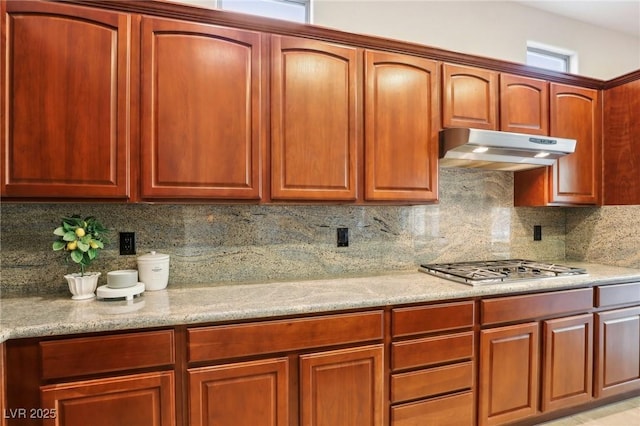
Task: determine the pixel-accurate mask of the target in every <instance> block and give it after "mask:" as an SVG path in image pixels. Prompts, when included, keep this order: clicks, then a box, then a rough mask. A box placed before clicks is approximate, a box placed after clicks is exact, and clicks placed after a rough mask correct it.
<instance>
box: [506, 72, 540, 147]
mask: <svg viewBox="0 0 640 426" xmlns="http://www.w3.org/2000/svg"><path fill="white" fill-rule="evenodd" d="M500 130H502V131H504V132H514V133H528V134H532V135H543V136H548V135H549V83H548V82H546V81H544V80H538V79H535V78H528V77H520V76H518V75H511V74H500Z"/></svg>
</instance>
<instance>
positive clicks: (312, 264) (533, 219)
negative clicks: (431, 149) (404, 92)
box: [0, 169, 565, 297]
mask: <svg viewBox="0 0 640 426" xmlns="http://www.w3.org/2000/svg"><path fill="white" fill-rule="evenodd" d="M440 182H441V185H440V202H439V203H438V204H431V205H418V206H350V205H322V206H320V205H297V206H293V205H219V204H209V205H202V204H201V205H193V204H186V205H183V204H175V205H169V204H84V203H76V204H64V203H58V204H54V203H51V204H26V203H3V205H2V207H1V216H2V217H1V219H2V222H1V224H0V226H1V228H0V232H1V244H2V250H1V252H0V262H1V263H0V266H1V267H2V274H1V276H0V291H1V292H2V295H3V296H5V297H6V296H11V295H23V294H53V293H56V294H67V293H68V289H67V286H66V283H65V281H64V279H63V277H62V276H63V275H64V274H65V273H69V272H75V271H76V270H77V268H75V267H74V266H73V265H68V264H65V262H64V261H63V260H62V256H61V255H60V253H54V252H52V251H51V244H52V242H53V240H54V236H53V234H52V232H53V229H54V228H55V227H56V226H57V225H58V223H59V220H60V218H61V217H62V216H65V215H70V214H74V213H77V214H80V215H82V216H88V215H93V216H96V217H98V218H100V219H101V220H102V222H103V223H105V225H107V226H108V227H109V228H110V229H112V230H113V231H114V232H112V234H111V240H112V241H111V244H110V245H109V246H108V247H107V248H106V249H105V250H103V251H101V253H100V257H99V259H98V260H96V262H95V263H94V264H93V265H92V266H91V268H90V269H92V270H97V271H102V272H103V276H102V277H101V278H100V285H102V284H105V283H106V272H108V271H110V270H115V269H129V268H136V256H120V255H119V253H118V232H119V231H135V232H136V243H137V251H138V254H143V253H146V252H149V251H151V250H156V251H158V252H161V253H167V254H169V255H171V264H170V281H169V283H170V285H182V284H184V285H189V284H216V283H236V282H255V281H272V280H289V279H315V278H325V277H336V276H352V275H364V274H371V273H385V272H390V271H404V270H415V269H416V268H417V265H418V264H419V263H423V262H445V261H462V260H480V259H500V258H509V257H526V258H533V259H541V260H542V259H559V258H564V254H565V242H564V236H565V231H564V227H565V213H564V209H557V208H543V209H521V208H513V201H512V194H513V174H512V173H504V172H489V171H478V170H467V169H441V171H440ZM534 224H540V225H542V226H543V240H542V241H540V242H534V241H533V238H532V229H533V225H534ZM338 227H347V228H349V240H350V244H349V247H346V248H339V247H336V228H338Z"/></svg>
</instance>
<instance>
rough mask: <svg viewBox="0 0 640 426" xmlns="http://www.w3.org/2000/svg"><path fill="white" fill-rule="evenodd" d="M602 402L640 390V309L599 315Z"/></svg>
mask: <svg viewBox="0 0 640 426" xmlns="http://www.w3.org/2000/svg"><path fill="white" fill-rule="evenodd" d="M596 327H597V328H596V373H595V374H596V376H595V382H596V383H595V394H596V397H598V398H603V397H607V396H610V395H616V394H619V393H624V392H627V391H631V390H637V389H640V307H635V308H628V309H618V310H615V311H610V312H602V313H599V314H596Z"/></svg>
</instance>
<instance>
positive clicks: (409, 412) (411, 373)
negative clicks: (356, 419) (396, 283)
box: [389, 301, 476, 426]
mask: <svg viewBox="0 0 640 426" xmlns="http://www.w3.org/2000/svg"><path fill="white" fill-rule="evenodd" d="M475 306H476V305H475V303H474V302H473V301H463V302H454V303H440V304H434V305H423V306H411V307H403V308H396V309H393V310H392V318H391V335H392V339H393V341H392V343H391V351H390V352H391V362H390V368H391V378H390V379H391V380H390V383H389V388H390V403H391V409H390V424H391V425H393V426H423V425H438V426H443V425H445V426H446V425H451V426H454V425H455V426H465V425H466V426H472V425H473V424H475V418H476V414H475V410H476V404H475V395H476V393H475V387H476V386H475V352H476V350H475V348H476V343H475V342H476V336H475V332H474V331H473V330H472V328H473V325H474V322H475V312H476V310H475ZM443 333H445V334H443Z"/></svg>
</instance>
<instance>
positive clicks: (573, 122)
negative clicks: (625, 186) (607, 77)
mask: <svg viewBox="0 0 640 426" xmlns="http://www.w3.org/2000/svg"><path fill="white" fill-rule="evenodd" d="M551 135H552V136H557V137H565V138H572V139H576V140H577V143H576V150H575V152H574V153H573V154H569V155H566V156H564V157H561V158H559V159H558V161H557V162H556V164H554V165H553V166H552V167H551V174H552V179H551V184H552V191H551V200H550V201H551V202H556V203H575V204H598V203H600V192H601V191H600V182H601V181H602V177H601V174H602V153H601V149H602V142H601V106H600V100H599V94H598V91H597V90H591V89H583V88H579V87H572V86H564V85H560V84H551Z"/></svg>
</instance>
